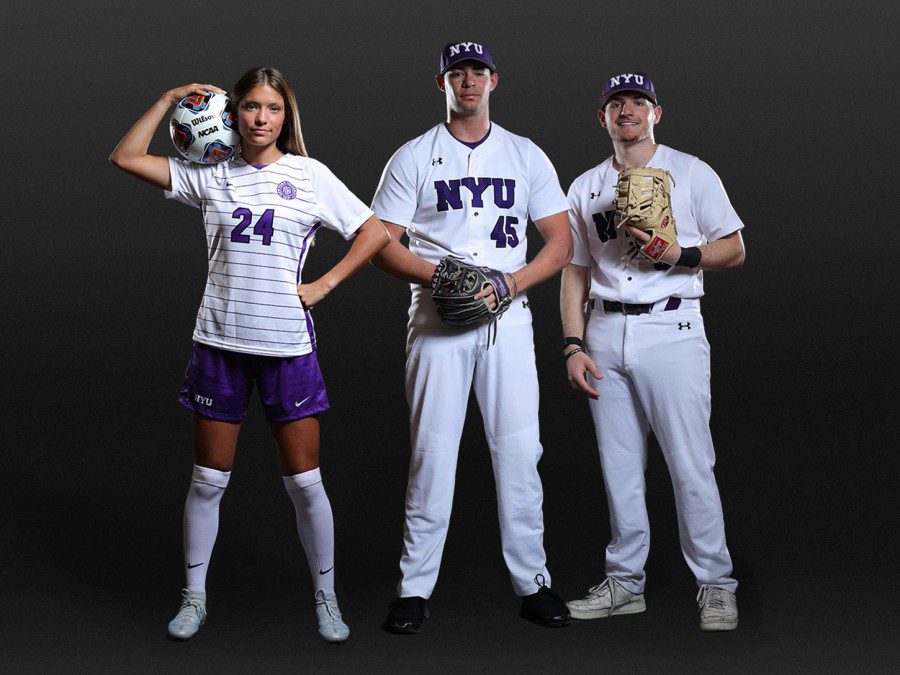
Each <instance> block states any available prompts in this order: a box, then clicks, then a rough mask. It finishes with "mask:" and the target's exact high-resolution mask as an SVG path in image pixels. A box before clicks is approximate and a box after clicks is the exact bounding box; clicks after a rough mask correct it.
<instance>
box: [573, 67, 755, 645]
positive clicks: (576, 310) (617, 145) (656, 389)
mask: <svg viewBox="0 0 900 675" xmlns="http://www.w3.org/2000/svg"><path fill="white" fill-rule="evenodd" d="M661 114H662V108H661V107H660V106H659V104H658V102H657V96H656V91H655V89H654V86H653V83H652V82H651V81H650V78H649V77H648V76H647V75H645V74H643V73H626V74H623V75H618V76H616V77H612V78H610V79H609V80H607V82H606V83H605V85H604V87H603V90H602V93H601V96H600V110H599V111H598V116H599V118H600V123H601V125H602V126H603V128H604V129H606V131H607V132H608V133H609V135H610V138H611V139H612V143H613V149H614V150H615V154H614V155H613V156H612V157H609V158H608V159H606V160H604V161H603V162H601V163H600V164H599V165H598V166H596V167H594V168H593V169H591V170H589V171H587V172H586V173H584V174H583V175H581V176H580V177H579V178H577V179H576V180H575V182H574V183H573V184H572V187H571V188H570V189H569V203H570V209H571V211H570V217H571V220H572V231H573V239H574V244H575V254H574V256H573V258H572V262H571V264H570V265H568V266H567V267H566V269H565V270H564V271H563V276H562V290H561V303H560V304H561V313H562V320H563V328H564V330H565V335H566V338H565V341H564V342H565V345H564V353H565V358H566V368H567V371H568V377H569V382H570V383H571V385H572V387H573V388H574V389H576V390H577V391H581V392H584V393H585V394H587V396H588V397H589V398H590V401H589V404H590V408H591V414H592V416H593V418H594V426H595V429H596V434H597V444H598V447H599V451H600V463H601V465H602V467H603V479H604V484H605V486H606V495H607V499H608V501H609V513H610V521H611V523H610V524H611V529H612V541H611V542H610V544H609V546H608V547H607V549H606V579H605V580H604V581H603V582H601V583H600V584H598V585H596V586H594V587H592V588H591V589H590V590H589V592H588V595H587V597H585V598H582V599H580V600H573V601H572V602H569V603H568V606H569V609H570V610H571V612H572V616H573V618H577V619H593V618H600V617H607V616H612V615H616V614H631V613H636V612H642V611H644V609H645V603H644V596H643V593H644V582H645V574H644V563H645V562H646V560H647V553H648V551H649V545H650V527H649V521H648V518H647V507H646V503H645V501H644V493H645V482H644V471H645V469H646V463H647V435H648V432H649V430H650V429H652V430H653V432H654V433H655V434H656V437H657V439H658V440H659V444H660V447H661V448H662V452H663V456H664V457H665V460H666V464H667V465H668V468H669V473H670V474H671V477H672V484H673V486H674V491H675V504H676V507H677V511H678V526H679V531H680V537H681V549H682V552H683V554H684V557H685V560H686V561H687V563H688V566H689V567H690V568H691V571H692V572H693V573H694V575H695V577H696V579H697V585H698V586H699V593H698V596H697V601H698V604H699V606H700V628H701V630H711V631H722V630H732V629H734V628H736V627H737V621H738V613H737V602H736V600H735V589H736V588H737V581H735V580H734V579H733V578H732V577H731V572H732V566H731V556H730V554H729V552H728V548H727V546H726V545H725V526H724V521H723V516H722V505H721V502H720V500H719V491H718V487H717V486H716V479H715V476H714V475H713V466H714V464H715V453H714V451H713V442H712V436H711V434H710V430H709V417H710V355H709V343H708V342H707V340H706V334H705V331H704V325H703V316H702V314H701V313H700V298H701V296H702V295H703V271H704V270H726V269H732V268H735V267H739V266H740V265H741V264H742V263H743V261H744V245H743V241H742V239H741V229H743V227H744V225H743V223H742V222H741V220H740V218H739V217H738V215H737V214H736V213H735V211H734V208H732V206H731V203H730V201H729V200H728V196H727V195H726V193H725V189H724V188H723V187H722V183H721V181H720V180H719V178H718V176H717V175H716V174H715V172H714V171H713V170H712V169H711V168H710V167H709V166H708V165H707V164H706V163H704V162H702V161H701V160H699V159H698V158H697V157H694V156H692V155H688V154H685V153H682V152H678V151H677V150H673V149H672V148H669V147H666V146H664V145H658V144H657V143H656V142H655V141H654V138H653V127H654V125H656V124H657V123H658V122H659V120H660V116H661ZM586 303H587V305H588V306H589V307H591V311H590V314H589V317H590V318H589V319H588V321H587V326H585V312H584V307H585V305H586ZM582 338H583V340H582Z"/></svg>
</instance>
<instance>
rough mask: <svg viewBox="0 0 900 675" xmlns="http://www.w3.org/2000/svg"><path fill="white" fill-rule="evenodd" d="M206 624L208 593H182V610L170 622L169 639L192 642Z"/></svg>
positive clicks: (183, 591) (187, 591)
mask: <svg viewBox="0 0 900 675" xmlns="http://www.w3.org/2000/svg"><path fill="white" fill-rule="evenodd" d="M204 623H206V593H205V592H203V593H192V592H191V591H189V590H188V589H186V588H185V589H183V590H182V591H181V609H179V610H178V614H176V615H175V618H174V619H172V620H171V621H170V622H169V637H170V638H172V639H173V640H190V639H191V638H192V637H193V635H194V633H196V632H197V631H198V630H200V626H202V625H203V624H204Z"/></svg>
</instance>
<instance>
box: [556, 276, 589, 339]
mask: <svg viewBox="0 0 900 675" xmlns="http://www.w3.org/2000/svg"><path fill="white" fill-rule="evenodd" d="M590 281H591V269H590V268H589V267H583V266H581V265H571V264H570V265H567V266H566V267H565V269H564V270H563V271H562V279H561V280H560V287H559V313H560V316H561V318H562V325H563V335H564V336H565V337H577V338H582V337H584V304H585V303H586V302H587V299H588V292H589V289H590Z"/></svg>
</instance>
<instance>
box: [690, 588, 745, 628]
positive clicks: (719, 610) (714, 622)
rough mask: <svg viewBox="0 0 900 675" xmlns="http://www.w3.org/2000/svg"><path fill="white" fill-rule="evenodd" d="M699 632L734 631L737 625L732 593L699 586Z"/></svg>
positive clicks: (734, 600)
mask: <svg viewBox="0 0 900 675" xmlns="http://www.w3.org/2000/svg"><path fill="white" fill-rule="evenodd" d="M697 603H698V604H699V605H700V630H734V629H735V628H737V625H738V610H737V599H736V598H735V597H734V593H732V592H731V591H726V590H725V589H724V588H719V587H718V586H701V587H700V592H699V593H697Z"/></svg>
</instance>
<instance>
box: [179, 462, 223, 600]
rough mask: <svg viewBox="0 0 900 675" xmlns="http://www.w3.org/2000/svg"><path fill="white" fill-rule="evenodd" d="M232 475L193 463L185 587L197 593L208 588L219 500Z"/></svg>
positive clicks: (186, 508) (187, 512) (186, 505)
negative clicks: (207, 577)
mask: <svg viewBox="0 0 900 675" xmlns="http://www.w3.org/2000/svg"><path fill="white" fill-rule="evenodd" d="M230 477H231V472H230V471H217V470H216V469H210V468H208V467H205V466H197V465H196V464H195V465H194V473H193V474H192V475H191V487H190V490H188V496H187V500H186V501H185V502H184V566H185V588H187V589H188V590H189V591H192V592H195V593H200V592H205V591H206V570H207V569H208V568H209V558H210V556H211V555H212V550H213V545H214V544H215V543H216V534H217V533H218V531H219V502H220V501H221V500H222V495H224V494H225V488H226V487H227V486H228V479H229V478H230Z"/></svg>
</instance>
